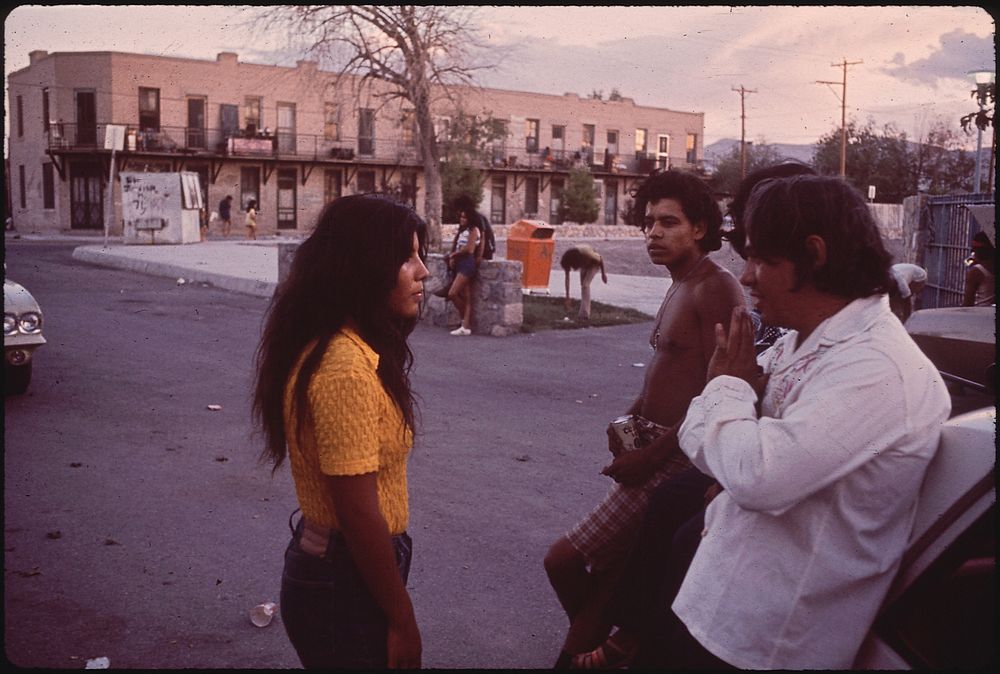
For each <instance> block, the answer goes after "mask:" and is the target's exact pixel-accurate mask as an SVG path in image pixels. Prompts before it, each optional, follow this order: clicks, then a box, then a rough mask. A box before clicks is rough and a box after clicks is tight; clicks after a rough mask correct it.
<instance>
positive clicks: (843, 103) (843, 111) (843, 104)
mask: <svg viewBox="0 0 1000 674" xmlns="http://www.w3.org/2000/svg"><path fill="white" fill-rule="evenodd" d="M861 63H864V61H848V60H847V59H846V58H845V59H844V60H843V61H841V62H840V63H831V64H830V66H831V67H833V68H843V69H844V74H843V77H842V79H841V80H840V81H839V82H828V81H826V80H816V84H826V85H831V86H832V85H834V84H839V85H840V87H841V89H840V91H841V93H840V96H837V92H836V91H834V92H833V95H834V96H837V98H839V99H840V175H841V176H845V175H847V66H856V65H858V64H861ZM831 91H832V89H831Z"/></svg>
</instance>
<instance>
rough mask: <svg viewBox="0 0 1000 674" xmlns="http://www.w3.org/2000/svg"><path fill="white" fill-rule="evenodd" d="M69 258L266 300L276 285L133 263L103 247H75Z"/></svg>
mask: <svg viewBox="0 0 1000 674" xmlns="http://www.w3.org/2000/svg"><path fill="white" fill-rule="evenodd" d="M73 259H74V260H78V261H80V262H86V263H88V264H93V265H97V266H100V267H111V268H114V269H123V270H125V271H133V272H138V273H140V274H148V275H150V276H162V277H165V278H174V279H178V278H183V279H184V280H185V281H187V282H188V283H208V284H210V285H212V286H215V287H216V288H221V289H223V290H229V291H232V292H237V293H241V294H244V295H253V296H254V297H264V298H270V297H271V296H272V295H274V289H275V287H276V286H277V284H276V283H273V282H270V281H259V280H254V279H248V278H237V277H233V276H226V275H224V274H217V273H215V272H211V271H202V270H198V269H191V268H189V267H182V266H180V265H174V264H170V263H167V262H158V261H155V260H136V259H134V258H131V257H128V256H126V255H117V254H115V252H114V251H112V250H109V249H106V248H104V247H103V246H79V247H77V248H75V249H74V250H73Z"/></svg>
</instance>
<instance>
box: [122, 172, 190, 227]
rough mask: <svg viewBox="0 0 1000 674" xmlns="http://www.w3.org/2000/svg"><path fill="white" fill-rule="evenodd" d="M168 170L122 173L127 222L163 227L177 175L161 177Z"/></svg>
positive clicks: (123, 208) (132, 224)
mask: <svg viewBox="0 0 1000 674" xmlns="http://www.w3.org/2000/svg"><path fill="white" fill-rule="evenodd" d="M161 176H162V177H166V175H165V174H160V175H157V174H143V175H141V176H140V175H137V174H131V175H130V174H125V173H123V174H122V177H121V185H122V215H123V216H124V220H125V223H126V225H127V226H131V227H134V228H135V229H137V230H140V229H163V228H164V227H166V226H167V218H168V215H167V212H168V208H167V202H168V199H169V198H170V196H171V184H173V183H176V181H177V177H176V176H174V175H169V180H160V179H159V178H161Z"/></svg>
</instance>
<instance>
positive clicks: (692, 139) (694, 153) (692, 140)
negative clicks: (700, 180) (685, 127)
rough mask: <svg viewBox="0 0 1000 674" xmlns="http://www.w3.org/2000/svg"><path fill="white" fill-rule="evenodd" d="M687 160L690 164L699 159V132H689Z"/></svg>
mask: <svg viewBox="0 0 1000 674" xmlns="http://www.w3.org/2000/svg"><path fill="white" fill-rule="evenodd" d="M685 160H686V161H687V163H688V164H694V163H696V162H697V161H698V134H696V133H689V134H688V135H687V154H686V156H685Z"/></svg>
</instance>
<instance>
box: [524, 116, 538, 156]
mask: <svg viewBox="0 0 1000 674" xmlns="http://www.w3.org/2000/svg"><path fill="white" fill-rule="evenodd" d="M524 149H525V150H527V151H528V152H530V153H535V152H538V120H537V119H526V120H524Z"/></svg>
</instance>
